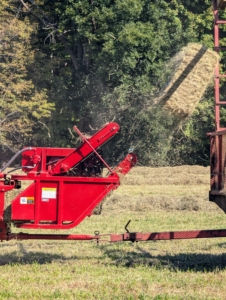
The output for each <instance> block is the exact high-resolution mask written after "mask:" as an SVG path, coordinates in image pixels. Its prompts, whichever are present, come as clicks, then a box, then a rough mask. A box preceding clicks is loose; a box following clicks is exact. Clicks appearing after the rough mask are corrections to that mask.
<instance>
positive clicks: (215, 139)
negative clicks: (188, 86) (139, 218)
mask: <svg viewBox="0 0 226 300" xmlns="http://www.w3.org/2000/svg"><path fill="white" fill-rule="evenodd" d="M218 5H219V3H218V1H217V0H213V9H214V49H215V51H217V52H218V53H219V52H220V51H225V50H226V48H224V47H221V45H220V44H221V43H220V34H219V32H220V27H219V25H220V24H226V21H225V20H220V19H219V9H218ZM221 26H223V25H221ZM225 77H226V74H220V65H219V63H218V65H217V66H216V69H215V79H214V81H215V86H214V88H215V94H214V95H215V132H213V133H209V134H208V135H209V136H210V193H209V199H210V201H213V202H215V203H216V204H217V205H218V206H219V207H220V208H221V209H222V210H223V211H224V212H226V189H225V187H226V182H225V178H226V174H225V164H226V128H225V127H223V126H222V124H221V115H220V112H221V111H220V108H221V107H222V106H225V104H226V101H223V100H221V99H220V86H221V82H222V81H221V79H222V78H225Z"/></svg>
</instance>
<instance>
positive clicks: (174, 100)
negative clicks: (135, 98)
mask: <svg viewBox="0 0 226 300" xmlns="http://www.w3.org/2000/svg"><path fill="white" fill-rule="evenodd" d="M218 62H219V55H218V54H217V53H216V52H214V51H212V50H210V49H207V48H206V47H204V46H202V45H199V44H195V43H191V44H188V45H187V46H186V47H184V48H183V49H182V50H181V51H180V52H179V53H178V54H176V55H175V56H174V57H173V59H172V60H171V61H170V62H169V63H168V65H167V67H168V69H170V71H171V78H170V79H169V80H168V84H167V86H166V87H165V88H164V89H163V90H162V91H161V92H160V93H159V95H158V97H157V98H156V99H155V103H157V104H160V105H161V106H163V108H164V109H166V110H167V111H168V112H169V113H170V114H172V115H174V116H175V117H178V118H179V119H183V118H186V117H187V116H189V115H191V114H192V112H193V111H194V109H195V107H196V105H197V104H198V102H199V101H200V100H201V99H202V97H203V94H204V92H205V90H206V89H207V87H208V86H209V84H210V82H211V80H212V78H213V76H214V69H215V67H216V65H217V63H218Z"/></svg>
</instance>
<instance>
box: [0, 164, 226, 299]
mask: <svg viewBox="0 0 226 300" xmlns="http://www.w3.org/2000/svg"><path fill="white" fill-rule="evenodd" d="M167 174H168V175H167ZM167 177H170V178H171V181H165V180H166V179H167ZM186 178H187V179H186ZM195 178H196V180H195ZM149 179H151V180H153V184H151V183H147V181H146V180H149ZM160 179H161V180H160ZM198 179H199V180H201V181H202V183H198ZM142 180H144V181H142ZM162 180H164V181H165V183H164V184H162ZM186 180H188V181H186ZM158 181H160V182H161V183H160V184H159V185H158V184H157V182H158ZM134 182H137V184H135V183H134ZM142 182H144V184H142ZM208 190H209V169H208V168H203V167H199V166H184V167H174V168H144V167H136V168H134V169H133V171H132V172H131V173H130V174H129V176H128V178H127V179H126V181H125V182H124V184H123V185H122V186H121V187H120V188H119V189H118V190H117V191H115V193H114V194H112V196H111V197H110V198H109V199H108V200H106V202H105V203H104V205H103V212H102V214H101V215H99V216H92V217H91V218H86V219H85V221H84V222H82V223H81V224H80V225H79V226H78V227H76V228H75V229H73V230H70V231H69V232H70V233H78V234H79V233H87V234H93V233H94V231H95V230H98V231H100V233H101V234H104V233H114V232H116V233H121V232H124V226H125V224H126V223H127V221H128V220H129V219H131V220H132V222H131V223H130V225H129V230H130V231H143V232H150V231H169V230H170V231H171V230H189V229H191V230H192V229H217V228H219V229H222V228H225V227H226V217H225V214H224V213H223V212H222V211H221V210H218V209H217V206H216V205H214V204H213V203H211V202H209V201H208V199H207V195H208ZM181 193H182V194H181ZM164 197H165V198H164ZM114 199H115V200H114ZM164 203H165V204H164ZM204 203H205V205H204ZM164 205H165V206H164ZM188 205H191V207H189V206H188ZM194 205H199V208H198V210H196V209H194ZM13 231H14V232H18V231H21V229H13ZM27 232H37V233H38V232H39V233H44V232H45V233H47V232H52V233H66V232H65V231H60V232H58V231H36V230H32V231H27ZM225 250H226V238H216V239H199V240H177V241H155V242H143V243H142V242H139V243H131V242H127V243H118V244H110V243H100V244H99V245H96V243H95V242H73V241H64V242H63V241H10V242H3V243H1V252H0V267H1V273H0V281H1V289H0V299H25V300H26V299H91V300H92V299H95V300H96V299H103V300H105V299H131V300H132V299H134V300H137V299H142V300H143V299H156V300H157V299H224V298H225V295H226V286H225V280H226V254H225V253H226V251H225Z"/></svg>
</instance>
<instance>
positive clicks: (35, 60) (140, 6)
mask: <svg viewBox="0 0 226 300" xmlns="http://www.w3.org/2000/svg"><path fill="white" fill-rule="evenodd" d="M211 2H212V1H210V0H205V1H198V0H193V1H190V0H152V1H150V0H123V1H121V0H96V1H95V0H82V1H81V0H61V1H52V0H0V16H1V22H0V54H1V56H0V74H1V83H0V103H1V104H0V106H1V110H0V147H1V150H2V153H4V155H2V157H1V160H2V161H4V160H5V159H6V157H7V155H8V154H9V156H10V155H12V152H13V151H16V150H17V149H19V148H21V147H22V146H23V145H36V146H44V145H45V146H57V147H75V146H76V142H77V137H76V136H75V135H74V134H73V132H71V131H70V128H72V126H73V125H77V126H78V127H79V128H80V130H81V131H82V132H84V133H88V134H93V133H94V132H95V130H96V129H98V128H99V127H100V126H102V125H103V124H105V123H106V122H109V121H112V120H114V121H116V122H118V123H119V124H120V126H121V132H120V135H118V136H117V137H115V138H114V139H112V140H111V141H110V142H109V143H108V144H106V145H105V153H106V154H105V156H106V157H107V158H108V159H109V160H110V161H111V162H112V163H113V162H114V161H115V160H118V159H120V157H121V155H123V154H125V153H126V152H128V150H129V148H131V147H132V148H134V149H135V150H134V151H135V152H136V153H137V154H138V157H139V162H140V163H141V164H142V165H153V166H154V165H175V164H186V163H189V164H197V163H198V164H204V165H206V164H208V163H209V162H208V158H209V150H208V144H209V141H208V138H207V137H206V135H205V134H206V132H208V131H213V130H214V116H213V113H214V109H213V86H212V87H210V89H209V91H207V93H206V95H205V97H204V99H203V100H202V101H201V102H200V103H199V105H198V107H197V108H196V110H195V112H194V114H193V115H192V116H191V117H190V118H188V119H186V120H185V121H184V122H183V123H181V124H180V126H179V128H177V129H176V130H175V131H174V132H172V130H170V128H172V126H171V125H172V123H173V120H172V117H171V116H169V115H167V114H166V112H164V111H163V110H162V109H160V108H158V107H154V106H153V98H154V95H155V93H156V92H157V91H158V90H159V89H161V88H162V87H163V86H164V84H165V83H166V79H167V70H166V67H165V66H166V63H167V61H168V60H169V59H170V58H171V57H173V56H174V55H175V54H176V53H177V52H178V51H179V50H180V49H181V48H182V47H184V46H186V45H187V44H188V43H189V42H198V43H201V44H203V45H205V46H207V47H210V48H211V47H213V11H212V6H211ZM223 34H224V32H223ZM222 43H224V38H223V39H222ZM223 66H224V57H222V67H223ZM222 90H223V88H222Z"/></svg>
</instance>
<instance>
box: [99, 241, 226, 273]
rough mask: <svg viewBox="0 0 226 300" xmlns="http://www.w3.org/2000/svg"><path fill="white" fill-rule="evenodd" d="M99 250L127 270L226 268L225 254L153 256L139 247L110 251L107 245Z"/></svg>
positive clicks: (207, 269) (200, 270) (205, 269)
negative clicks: (137, 268)
mask: <svg viewBox="0 0 226 300" xmlns="http://www.w3.org/2000/svg"><path fill="white" fill-rule="evenodd" d="M101 250H102V251H103V253H104V255H106V256H108V257H109V258H110V259H111V260H112V262H113V264H115V265H117V266H123V267H127V268H135V267H138V266H146V267H153V268H156V269H169V270H174V271H178V270H180V271H184V272H186V271H194V272H213V271H218V270H223V269H225V268H226V253H222V254H210V253H208V254H207V253H205V254H201V253H180V254H175V255H170V254H166V255H157V256H154V255H151V254H150V253H149V252H147V251H145V250H144V249H142V248H141V247H139V246H137V247H136V250H135V251H127V250H125V249H112V248H111V247H110V248H109V247H108V246H107V245H106V246H105V245H103V246H101Z"/></svg>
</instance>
